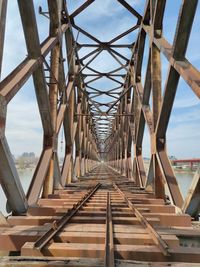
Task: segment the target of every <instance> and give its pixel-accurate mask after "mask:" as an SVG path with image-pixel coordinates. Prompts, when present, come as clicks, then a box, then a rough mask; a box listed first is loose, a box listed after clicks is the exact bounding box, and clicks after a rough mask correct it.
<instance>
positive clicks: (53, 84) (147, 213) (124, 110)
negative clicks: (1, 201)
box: [0, 0, 200, 267]
mask: <svg viewBox="0 0 200 267" xmlns="http://www.w3.org/2000/svg"><path fill="white" fill-rule="evenodd" d="M113 1H114V0H113ZM35 2H36V1H33V0H18V7H19V12H20V17H21V22H22V26H23V32H24V37H25V42H26V48H27V52H28V55H27V57H26V58H24V60H23V61H22V62H21V63H20V64H19V65H18V66H17V67H16V68H15V69H14V70H13V71H12V72H11V73H9V75H8V76H7V77H6V78H4V79H3V80H2V81H1V82H0V181H1V186H2V188H3V190H4V193H5V195H6V197H7V206H8V208H9V210H10V211H11V212H12V213H11V215H10V216H8V217H7V218H5V217H3V215H2V216H1V222H0V225H1V226H0V250H1V251H4V252H5V251H8V252H9V251H10V256H8V257H4V258H2V260H0V266H10V265H12V266H25V265H26V266H27V265H28V266H33V265H34V266H46V265H48V266H107V267H108V266H109V267H113V266H138V265H139V266H169V264H171V265H170V266H180V265H179V264H180V263H181V264H182V265H183V266H191V263H193V264H194V265H192V266H199V263H200V228H199V225H198V223H197V222H196V224H195V222H194V220H195V219H198V215H199V208H200V192H199V190H200V179H199V178H200V171H199V170H197V172H196V174H195V177H194V179H193V181H192V185H191V188H190V190H189V193H188V196H187V198H186V200H184V199H183V197H182V194H181V191H180V188H179V184H178V182H177V179H176V177H175V174H174V172H173V169H172V166H171V163H170V160H169V158H168V155H167V150H166V145H167V144H166V133H167V129H168V124H169V119H170V115H171V112H172V109H173V102H174V99H175V95H176V91H177V87H178V83H179V80H180V78H182V79H183V80H184V81H185V82H186V83H187V84H188V85H189V87H190V88H191V90H192V91H193V93H194V94H195V95H196V97H198V98H199V97H200V73H199V71H198V70H197V69H196V68H195V67H194V66H193V65H192V64H191V63H190V62H189V61H188V60H187V58H186V57H185V55H186V50H187V46H188V42H189V38H190V32H191V28H192V24H193V20H194V16H195V12H196V9H197V4H198V0H190V1H188V0H182V1H181V2H182V3H181V6H180V10H177V14H178V13H179V17H178V21H177V25H176V31H175V35H174V39H173V44H172V45H171V44H170V43H169V42H168V41H167V40H166V38H165V36H164V35H163V17H164V14H165V7H166V2H167V1H166V0H147V1H146V5H145V9H144V12H143V14H139V13H138V12H137V11H136V9H135V7H134V4H131V1H129V3H128V2H127V1H126V0H115V2H116V3H118V4H120V5H121V7H122V8H124V12H127V13H129V14H131V15H132V17H133V25H132V27H131V28H129V29H128V30H126V31H125V32H123V33H120V34H119V35H118V36H115V37H114V38H113V39H111V40H109V41H106V42H105V41H101V40H100V39H98V38H96V37H95V36H93V35H92V34H91V33H90V32H88V31H86V30H84V29H83V28H82V27H81V25H79V26H78V24H77V23H76V21H77V18H79V17H80V15H81V14H82V13H83V12H84V11H85V10H86V9H88V8H90V6H92V4H93V3H94V2H95V0H85V1H82V3H80V5H79V7H77V9H76V10H74V11H73V12H72V13H69V12H68V1H66V0H48V1H47V3H48V10H45V11H43V9H42V8H39V12H40V14H41V15H44V16H46V17H47V18H48V19H49V35H48V37H47V38H46V39H45V40H44V41H43V42H42V43H40V41H39V34H38V25H37V21H36V15H35V9H34V4H35ZM133 2H134V1H133ZM6 15H7V0H1V1H0V72H1V67H2V58H3V47H4V35H5V25H6ZM102 24H103V21H102ZM133 32H137V34H135V36H136V38H135V39H133V40H132V42H131V43H129V44H126V43H122V42H120V44H119V42H118V41H119V40H123V38H124V37H125V36H127V35H128V34H131V33H133ZM80 36H83V37H84V38H85V40H88V41H87V42H80V41H79V37H80ZM147 39H148V40H149V46H148V52H149V53H148V60H147V66H146V76H145V81H144V82H142V69H143V67H144V65H145V62H144V50H145V42H146V40H147ZM124 49H129V51H130V52H131V56H130V57H127V54H126V53H124ZM82 51H84V55H83V53H82ZM103 52H106V53H108V54H109V56H110V57H112V58H113V60H115V62H116V68H115V69H112V70H110V71H108V72H102V71H100V69H101V68H100V67H101V66H99V65H98V64H96V65H95V67H94V64H93V65H92V63H93V62H94V60H95V59H96V58H98V57H99V56H100V55H101V53H103ZM65 54H66V58H65V56H64V55H65ZM161 55H164V57H165V58H166V60H167V62H168V74H167V78H166V81H165V86H164V92H163V93H162V89H161V86H162V76H161V72H162V64H161ZM30 77H32V79H33V82H34V88H35V94H36V97H37V104H38V108H39V112H40V118H41V123H42V128H43V147H42V153H41V155H40V158H39V162H38V164H37V167H36V169H35V172H34V174H33V177H32V180H31V183H30V186H29V189H28V192H27V194H25V192H24V190H23V187H22V185H21V182H20V178H19V175H18V172H17V169H16V166H15V163H14V160H13V157H12V154H11V152H10V149H9V144H8V143H7V140H6V134H5V133H6V118H7V107H8V105H9V103H10V101H11V100H12V99H13V98H14V97H15V96H16V94H17V93H18V92H19V90H20V89H21V88H22V87H23V85H24V84H25V83H26V81H27V80H28V79H30ZM102 79H107V81H109V83H108V84H107V85H106V88H104V89H103V90H102V89H101V88H100V87H99V88H97V87H95V85H94V83H95V82H96V81H101V80H102ZM102 96H103V97H104V99H108V101H107V102H106V101H104V102H101V101H100V100H99V99H100V97H102ZM151 98H152V99H151ZM150 101H152V105H150ZM22 105H23V103H22ZM145 126H146V127H147V128H148V131H149V135H150V150H151V159H150V166H149V170H148V172H146V171H145V167H144V161H143V156H142V143H143V138H144V129H145ZM61 127H63V128H64V138H65V157H64V162H63V165H62V168H60V166H59V159H58V152H57V151H58V135H59V132H60V129H61ZM33 143H34V140H33ZM132 152H134V159H133V160H132ZM75 177H76V179H75ZM149 264H151V265H149ZM154 264H155V265H154Z"/></svg>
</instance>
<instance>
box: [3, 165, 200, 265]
mask: <svg viewBox="0 0 200 267" xmlns="http://www.w3.org/2000/svg"><path fill="white" fill-rule="evenodd" d="M97 183H100V185H98V186H99V187H97V188H94V186H95V185H96V184H97ZM91 188H92V189H94V190H93V191H92V190H91ZM89 189H90V190H89ZM88 192H89V193H90V194H91V195H89V194H88V195H87V197H88V198H87V197H85V198H83V197H84V196H85V195H86V194H87V193H88ZM81 201H85V202H84V203H82V202H81ZM76 203H78V205H76ZM66 212H67V213H66ZM72 213H73V214H72ZM70 214H71V215H72V217H71V219H70V220H69V221H65V222H64V224H63V225H62V227H61V228H60V229H59V227H60V222H62V221H60V220H61V218H62V220H63V216H64V219H65V220H66V219H67V220H68V217H69V216H70ZM7 221H8V223H9V225H8V226H7V227H5V226H4V227H3V226H2V227H1V228H0V240H1V242H0V250H4V251H5V250H7V251H15V252H18V257H14V258H13V257H8V258H4V260H2V261H1V263H0V266H2V264H4V265H3V266H8V265H9V264H11V263H12V264H18V265H20V266H25V265H26V264H27V261H28V265H29V266H31V265H32V264H33V265H34V266H46V265H47V264H48V266H49V265H51V264H52V266H56V264H58V265H59V264H61V265H59V266H110V267H111V266H133V265H134V264H136V266H137V264H138V263H136V262H135V261H139V262H140V263H141V264H143V265H142V266H146V263H145V262H154V263H157V264H158V265H157V266H165V264H167V263H169V262H174V263H173V264H174V266H176V265H177V264H178V263H177V262H185V263H189V262H193V263H195V262H200V229H198V228H194V227H193V226H192V224H191V217H190V216H188V215H185V214H177V213H176V208H175V207H174V206H173V205H171V204H170V203H165V202H164V200H162V199H156V198H155V196H154V195H153V194H152V193H149V192H146V191H145V190H143V189H141V188H139V187H137V186H135V185H134V183H133V182H132V181H130V180H128V179H125V177H123V180H122V179H121V176H120V175H119V174H117V173H116V172H114V171H113V170H112V169H110V168H108V167H106V166H99V167H97V168H96V169H94V170H93V172H91V173H90V174H88V175H87V176H86V177H84V178H82V179H80V180H79V181H78V182H76V183H73V184H71V185H69V186H67V187H66V188H65V189H62V190H55V191H54V194H52V195H49V197H48V198H46V199H39V200H38V205H37V206H32V207H29V209H28V212H27V214H25V216H10V217H9V218H8V220H7ZM58 230H59V231H58ZM49 231H53V238H51V241H50V242H48V238H49V237H48V233H49ZM41 237H42V238H41ZM39 238H40V241H37V240H38V239H39ZM2 241H3V242H2ZM36 241H37V242H36ZM112 257H113V262H112ZM106 258H109V262H107V263H106ZM18 260H20V261H18ZM36 260H37V261H36ZM66 260H68V261H66ZM114 261H115V263H114ZM158 262H162V265H161V263H158ZM35 264H36V265H35ZM114 264H115V265H114ZM131 264H132V265H131ZM181 265H182V266H184V265H183V264H182V263H181ZM12 266H13V265H12ZM155 266H156V265H155ZM177 266H178V265H177ZM186 266H187V264H186ZM188 266H191V265H189V264H188ZM194 266H195V265H194Z"/></svg>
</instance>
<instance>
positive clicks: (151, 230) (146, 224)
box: [113, 183, 171, 257]
mask: <svg viewBox="0 0 200 267" xmlns="http://www.w3.org/2000/svg"><path fill="white" fill-rule="evenodd" d="M113 186H114V188H115V189H116V190H117V191H118V192H119V193H120V195H121V196H122V197H123V199H124V200H125V201H126V203H127V204H128V206H129V208H130V209H131V210H132V211H133V212H134V214H135V216H136V217H137V218H138V220H139V221H140V223H141V224H142V225H143V226H144V227H145V229H147V231H148V232H149V234H150V235H151V237H152V239H153V241H154V243H155V244H156V245H157V246H158V247H159V249H160V250H161V252H162V253H163V255H164V256H168V257H169V256H171V254H170V253H169V246H168V245H167V243H166V242H165V241H164V240H163V239H162V238H161V236H160V235H159V234H158V233H157V231H156V230H155V229H154V228H153V226H152V225H151V224H150V223H149V222H148V221H147V219H146V218H145V217H144V216H143V215H142V214H141V213H140V212H139V210H138V209H137V208H136V207H135V206H134V205H133V204H132V203H131V201H130V200H129V199H128V197H127V196H126V194H125V193H124V192H123V191H121V189H120V188H119V187H118V186H117V185H116V184H115V183H113Z"/></svg>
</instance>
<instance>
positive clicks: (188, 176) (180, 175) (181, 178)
mask: <svg viewBox="0 0 200 267" xmlns="http://www.w3.org/2000/svg"><path fill="white" fill-rule="evenodd" d="M33 172H34V169H25V170H18V173H19V176H20V179H21V183H22V186H23V188H24V191H25V193H26V192H27V190H28V187H29V184H30V180H31V177H32V175H33ZM193 176H194V173H192V172H177V173H176V177H177V180H178V183H179V185H180V189H181V192H182V195H183V197H184V198H185V197H186V195H187V192H188V189H189V187H190V184H191V182H192V178H193ZM0 211H1V212H2V213H3V214H4V215H7V212H6V197H5V195H4V192H3V190H2V188H1V187H0Z"/></svg>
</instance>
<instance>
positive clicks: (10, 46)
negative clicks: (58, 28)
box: [2, 0, 200, 158]
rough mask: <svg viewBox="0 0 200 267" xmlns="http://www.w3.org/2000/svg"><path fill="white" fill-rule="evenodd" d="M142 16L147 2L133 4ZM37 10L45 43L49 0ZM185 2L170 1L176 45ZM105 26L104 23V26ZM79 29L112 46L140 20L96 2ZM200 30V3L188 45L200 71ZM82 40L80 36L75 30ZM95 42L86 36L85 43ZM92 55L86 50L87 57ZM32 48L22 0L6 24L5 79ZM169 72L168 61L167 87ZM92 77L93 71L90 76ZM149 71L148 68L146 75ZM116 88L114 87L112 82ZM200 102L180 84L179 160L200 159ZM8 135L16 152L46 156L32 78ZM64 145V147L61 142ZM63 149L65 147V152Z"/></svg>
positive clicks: (173, 144) (12, 112)
mask: <svg viewBox="0 0 200 267" xmlns="http://www.w3.org/2000/svg"><path fill="white" fill-rule="evenodd" d="M83 2H84V1H83V0H76V1H74V0H68V1H67V3H68V8H69V11H70V13H71V12H73V10H74V9H75V8H77V7H78V6H79V5H81V4H82V3H83ZM127 2H129V4H130V5H132V6H133V7H134V8H135V9H136V10H137V11H138V12H140V13H141V14H142V13H143V9H144V4H145V1H143V0H135V1H133V0H129V1H127ZM34 4H35V10H36V15H37V21H38V27H39V34H40V41H43V40H44V39H45V38H46V37H47V36H48V20H47V19H46V18H44V17H43V16H41V15H38V7H39V6H42V7H43V9H44V10H46V1H45V0H34ZM180 4H181V0H176V1H173V0H168V1H167V6H166V13H165V17H164V35H165V37H166V39H167V40H168V41H169V42H170V43H172V42H173V35H174V32H175V26H176V21H177V14H178V10H179V8H180ZM102 21H103V22H102ZM76 23H77V25H80V26H81V27H82V28H83V29H85V30H88V31H89V32H90V33H92V34H94V35H95V37H97V38H99V39H100V40H101V41H109V40H110V39H112V38H113V37H115V36H116V35H118V34H119V33H121V32H123V31H125V30H127V29H129V28H130V27H132V26H133V25H134V24H135V18H134V17H133V16H132V15H131V14H130V13H129V12H128V11H126V10H125V9H124V8H123V7H122V6H121V5H120V4H119V3H118V2H117V1H116V0H104V1H102V0H96V1H95V2H94V3H93V4H92V5H91V6H90V7H89V8H88V9H87V10H86V11H84V12H83V13H82V14H81V15H80V16H79V17H78V18H77V20H76ZM199 25H200V4H199V5H198V9H197V13H196V16H195V21H194V25H193V29H192V33H191V39H190V43H189V46H188V50H187V54H186V57H187V58H188V60H189V61H190V62H191V63H192V64H194V65H195V66H196V68H197V69H200V50H199V47H198V45H197V44H198V43H199V42H200V35H199V29H198V27H199ZM136 33H137V31H136V32H135V33H133V34H129V35H127V36H126V37H125V38H123V39H122V40H120V42H121V43H131V42H133V41H134V39H135V36H136ZM74 34H75V36H76V34H77V33H76V31H74ZM86 41H87V42H90V41H89V39H87V38H85V37H84V36H83V35H81V34H80V36H79V42H86ZM147 48H148V40H147V43H146V49H145V57H144V63H145V62H146V61H147V57H148V49H147ZM123 52H124V53H125V54H126V56H129V55H130V51H128V50H124V51H123ZM85 53H86V51H84V50H82V51H80V55H81V56H83V55H84V54H85ZM26 54H27V51H26V46H25V41H24V36H23V31H22V26H21V22H20V17H19V11H18V7H17V1H16V0H8V19H7V24H6V39H5V50H4V60H3V72H2V79H3V78H4V77H6V75H7V74H8V73H9V72H10V71H11V70H13V69H14V67H16V66H17V65H18V64H19V63H20V62H21V61H22V60H23V59H24V58H25V56H26ZM93 66H100V67H99V68H100V70H101V71H102V72H103V71H107V70H112V69H114V68H116V67H118V66H119V65H118V66H117V65H116V62H115V61H114V60H113V59H112V58H111V57H110V56H109V55H108V54H107V53H102V55H101V56H99V58H97V59H96V60H95V61H94V63H93ZM167 71H168V62H167V60H166V59H165V57H164V56H162V77H163V88H164V84H165V78H166V75H167ZM87 73H89V71H87ZM144 73H145V67H144V68H143V74H142V76H144ZM109 83H110V82H109ZM93 85H94V86H95V87H96V88H97V87H101V88H102V89H103V88H104V89H105V88H106V87H108V85H109V86H112V84H111V83H110V84H108V81H107V80H106V79H105V80H104V81H102V82H101V81H99V82H96V83H95V84H93ZM98 100H99V101H101V102H103V101H106V102H108V98H106V96H102V97H101V99H98ZM199 114H200V102H199V99H198V98H197V97H196V96H195V95H194V94H193V92H192V91H191V89H190V88H189V86H188V85H187V84H186V83H185V81H184V80H182V79H181V80H180V82H179V86H178V91H177V95H176V99H175V103H174V108H173V112H172V116H171V119H170V124H169V128H168V132H167V141H168V154H169V155H175V156H176V157H178V158H187V157H190V158H191V157H200V153H199V151H200V116H199ZM6 126H7V127H6V136H7V138H8V142H9V144H10V148H11V152H12V153H13V154H15V155H19V154H21V153H22V152H24V151H34V152H35V153H36V154H37V155H39V154H40V152H41V148H42V137H43V134H42V126H41V122H40V116H39V112H38V107H37V103H36V98H35V94H34V87H33V82H32V78H30V79H29V80H28V81H27V83H26V84H25V85H24V86H23V88H22V89H21V90H20V92H19V93H18V94H17V96H16V97H15V98H14V99H13V100H12V101H11V102H10V104H9V106H8V119H7V125H6ZM59 143H60V142H59ZM60 147H61V145H60V144H59V153H60V155H61V154H62V153H63V151H60ZM143 147H144V156H149V136H148V131H145V135H144V141H143Z"/></svg>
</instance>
